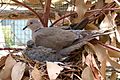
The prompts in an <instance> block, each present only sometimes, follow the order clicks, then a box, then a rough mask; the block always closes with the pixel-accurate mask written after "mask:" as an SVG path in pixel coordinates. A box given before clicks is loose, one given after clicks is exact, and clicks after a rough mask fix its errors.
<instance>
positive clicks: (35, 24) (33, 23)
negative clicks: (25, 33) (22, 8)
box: [23, 19, 43, 31]
mask: <svg viewBox="0 0 120 80" xmlns="http://www.w3.org/2000/svg"><path fill="white" fill-rule="evenodd" d="M26 28H29V29H31V30H32V31H36V30H37V29H39V28H43V25H42V23H41V22H40V21H39V20H38V19H30V20H28V22H27V25H26V26H25V27H24V28H23V30H25V29H26Z"/></svg>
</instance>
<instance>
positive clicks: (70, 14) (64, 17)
mask: <svg viewBox="0 0 120 80" xmlns="http://www.w3.org/2000/svg"><path fill="white" fill-rule="evenodd" d="M75 14H77V13H76V12H73V13H70V14H68V15H65V16H63V17H61V18H59V19H58V20H56V21H55V22H54V23H53V24H51V25H50V26H49V27H53V26H54V24H56V23H57V22H58V21H60V20H62V19H64V18H66V17H69V16H71V15H75Z"/></svg>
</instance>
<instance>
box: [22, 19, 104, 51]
mask: <svg viewBox="0 0 120 80" xmlns="http://www.w3.org/2000/svg"><path fill="white" fill-rule="evenodd" d="M27 27H28V28H30V29H31V30H32V39H33V41H34V42H35V44H36V46H44V47H46V48H52V49H54V50H56V51H59V50H61V49H63V48H65V47H68V46H70V45H71V44H73V43H74V42H75V41H77V40H78V39H79V40H80V41H82V40H84V38H85V39H87V38H88V40H87V41H90V40H91V39H93V38H94V37H96V36H98V35H101V34H103V33H104V32H99V31H97V32H94V31H86V30H63V29H61V28H56V27H49V28H46V27H45V28H43V26H42V24H41V22H39V21H38V20H37V19H31V20H28V22H27V26H26V27H25V28H27ZM25 28H23V30H24V29H25Z"/></svg>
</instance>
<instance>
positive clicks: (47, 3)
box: [43, 0, 51, 27]
mask: <svg viewBox="0 0 120 80" xmlns="http://www.w3.org/2000/svg"><path fill="white" fill-rule="evenodd" d="M50 5H51V0H46V1H45V7H44V14H43V20H44V23H45V24H44V27H48V19H49V16H50Z"/></svg>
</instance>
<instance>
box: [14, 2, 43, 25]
mask: <svg viewBox="0 0 120 80" xmlns="http://www.w3.org/2000/svg"><path fill="white" fill-rule="evenodd" d="M12 1H14V2H16V3H18V4H20V5H22V6H24V7H26V8H28V9H29V10H30V11H32V12H33V13H34V14H35V15H36V16H37V17H38V18H39V20H40V21H41V23H42V25H43V26H44V21H43V20H42V18H41V17H40V16H39V15H38V14H37V13H36V12H35V11H34V10H33V9H32V8H30V7H29V6H27V5H25V4H24V3H21V2H19V1H17V0H12Z"/></svg>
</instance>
